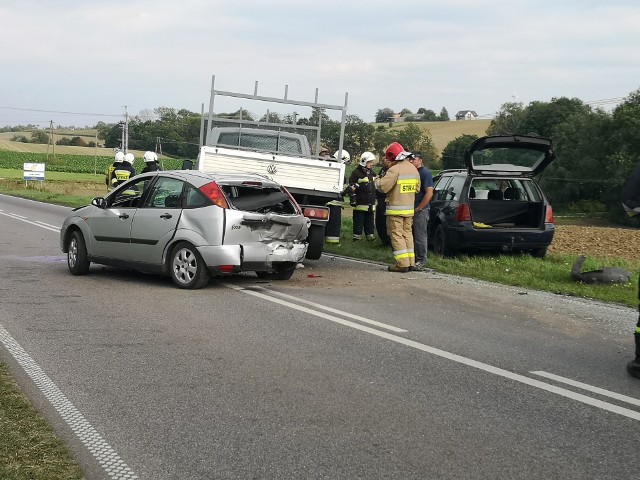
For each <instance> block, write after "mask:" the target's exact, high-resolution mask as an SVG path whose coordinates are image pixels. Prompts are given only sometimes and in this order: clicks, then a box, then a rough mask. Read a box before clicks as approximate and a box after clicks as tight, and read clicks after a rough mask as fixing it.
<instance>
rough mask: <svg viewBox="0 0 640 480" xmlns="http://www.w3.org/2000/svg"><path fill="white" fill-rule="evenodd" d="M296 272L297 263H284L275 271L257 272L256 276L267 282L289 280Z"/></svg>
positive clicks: (277, 266) (276, 267)
mask: <svg viewBox="0 0 640 480" xmlns="http://www.w3.org/2000/svg"><path fill="white" fill-rule="evenodd" d="M295 271H296V264H295V262H282V263H280V264H278V265H276V266H275V271H273V272H256V275H257V276H258V278H263V279H265V280H289V279H290V278H291V276H292V275H293V272H295Z"/></svg>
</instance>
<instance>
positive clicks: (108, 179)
mask: <svg viewBox="0 0 640 480" xmlns="http://www.w3.org/2000/svg"><path fill="white" fill-rule="evenodd" d="M123 160H124V153H122V152H116V155H115V157H114V159H113V164H112V165H110V166H109V167H108V168H107V171H106V173H105V177H104V183H106V184H107V189H109V190H110V189H111V188H112V187H113V177H114V174H113V172H114V171H115V170H116V168H118V167H119V166H120V164H121V163H122V162H123Z"/></svg>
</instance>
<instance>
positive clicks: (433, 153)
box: [395, 123, 440, 169]
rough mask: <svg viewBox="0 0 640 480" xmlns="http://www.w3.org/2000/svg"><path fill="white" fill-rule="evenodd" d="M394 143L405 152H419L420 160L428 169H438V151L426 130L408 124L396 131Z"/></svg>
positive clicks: (413, 124)
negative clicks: (397, 143)
mask: <svg viewBox="0 0 640 480" xmlns="http://www.w3.org/2000/svg"><path fill="white" fill-rule="evenodd" d="M395 141H396V142H399V143H400V144H401V145H402V146H403V147H404V148H405V150H407V151H410V152H411V151H415V152H421V153H422V159H423V160H424V162H425V164H426V165H427V166H428V167H429V168H432V169H437V168H439V167H440V161H439V158H438V150H437V149H436V147H435V145H434V144H433V139H432V138H431V133H430V132H429V131H428V130H423V129H421V128H420V127H419V126H418V125H416V124H415V123H409V124H407V125H405V126H404V127H403V128H401V129H399V130H397V133H396V138H395Z"/></svg>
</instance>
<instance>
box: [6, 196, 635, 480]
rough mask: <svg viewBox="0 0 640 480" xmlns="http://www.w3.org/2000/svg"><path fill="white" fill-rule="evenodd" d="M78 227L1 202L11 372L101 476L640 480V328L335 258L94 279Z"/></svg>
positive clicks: (41, 207)
mask: <svg viewBox="0 0 640 480" xmlns="http://www.w3.org/2000/svg"><path fill="white" fill-rule="evenodd" d="M68 210H69V209H66V208H63V207H57V206H50V205H45V204H41V203H37V202H31V201H26V200H20V199H13V198H11V197H6V196H0V258H1V259H2V262H1V263H0V265H1V269H2V270H1V272H0V273H1V274H0V290H1V291H2V295H1V296H0V302H1V305H2V308H1V310H0V340H1V344H0V361H3V362H5V363H7V364H8V365H9V367H10V368H11V371H12V373H13V374H14V376H15V377H16V380H17V381H18V383H19V385H20V386H21V388H22V389H23V391H24V392H25V393H26V394H27V396H28V397H29V398H30V399H31V401H32V402H33V403H34V404H35V405H36V407H37V408H38V409H39V410H40V411H42V413H43V414H44V415H45V417H46V418H47V419H48V420H49V421H50V422H51V424H52V425H53V426H54V428H55V429H56V431H57V432H58V434H59V435H60V436H61V437H62V438H63V439H64V440H65V441H66V442H67V443H68V444H69V445H70V446H71V448H72V451H73V452H74V454H75V456H76V458H77V459H78V461H79V462H80V464H81V466H82V467H83V469H84V470H85V473H86V477H87V478H88V479H102V478H112V479H119V478H140V479H154V480H155V479H177V478H179V479H214V478H215V479H247V478H256V479H257V478H265V479H275V478H279V479H302V478H304V479H356V478H362V479H427V478H451V479H454V478H455V479H480V478H482V479H484V478H492V479H495V478H510V479H520V478H522V479H525V478H526V479H530V478H562V479H566V478H580V479H588V478H594V479H595V478H598V479H605V478H611V479H636V478H639V477H640V472H638V469H639V468H640V467H639V465H640V462H639V460H640V453H639V452H638V448H637V445H638V440H639V438H640V435H639V434H638V431H639V429H640V422H639V421H640V382H639V381H638V380H635V379H632V378H630V377H629V376H627V374H626V372H625V371H624V365H625V363H626V362H627V361H628V360H630V359H631V358H632V356H633V345H632V336H631V332H632V331H633V328H634V325H635V321H636V318H637V312H636V311H634V310H632V309H629V308H625V307H616V306H608V305H604V304H600V303H596V302H591V301H588V300H581V299H576V298H566V297H561V296H558V295H553V294H546V293H541V292H534V291H528V290H523V289H517V288H510V287H504V286H499V285H493V284H490V283H485V282H478V281H473V280H468V279H462V278H458V277H451V276H446V275H439V274H435V273H433V272H426V273H414V274H393V273H389V272H386V271H385V270H384V268H383V267H382V266H380V265H376V264H370V263H365V262H354V261H349V260H344V259H338V258H335V257H327V256H323V258H322V259H321V260H319V261H316V262H308V264H306V265H305V268H303V269H300V270H298V271H297V272H296V273H295V275H294V277H293V279H292V280H291V281H288V282H273V283H272V282H266V281H262V280H258V279H257V278H256V277H254V276H253V275H248V274H247V275H239V276H234V277H231V278H225V279H220V280H212V282H211V283H210V284H209V285H208V286H207V287H206V288H204V289H202V290H197V291H184V290H179V289H176V288H174V287H173V286H172V283H171V281H170V280H169V279H168V278H162V277H158V276H153V275H144V274H140V273H135V272H128V271H123V270H117V269H113V268H108V267H102V266H95V265H92V268H91V271H90V273H89V275H87V276H84V277H75V276H72V275H70V274H69V273H68V271H67V267H66V257H65V256H64V255H63V254H62V253H61V252H60V249H59V242H58V228H59V226H60V225H61V223H62V219H63V218H64V216H65V215H66V213H67V212H68Z"/></svg>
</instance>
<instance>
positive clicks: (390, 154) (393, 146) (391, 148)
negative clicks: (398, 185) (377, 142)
mask: <svg viewBox="0 0 640 480" xmlns="http://www.w3.org/2000/svg"><path fill="white" fill-rule="evenodd" d="M402 152H404V147H403V146H402V145H400V144H399V143H398V142H393V143H390V144H389V145H388V146H387V148H386V150H385V151H384V157H385V158H386V159H387V160H391V161H395V160H396V157H397V156H398V155H399V154H400V153H402Z"/></svg>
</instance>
